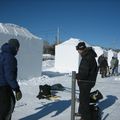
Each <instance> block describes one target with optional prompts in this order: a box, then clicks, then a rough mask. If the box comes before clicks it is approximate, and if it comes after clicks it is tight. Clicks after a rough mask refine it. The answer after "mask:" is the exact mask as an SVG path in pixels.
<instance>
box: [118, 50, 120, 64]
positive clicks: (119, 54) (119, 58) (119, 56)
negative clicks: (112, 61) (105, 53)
mask: <svg viewBox="0 0 120 120" xmlns="http://www.w3.org/2000/svg"><path fill="white" fill-rule="evenodd" d="M118 60H119V65H120V52H118Z"/></svg>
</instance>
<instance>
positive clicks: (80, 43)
mask: <svg viewBox="0 0 120 120" xmlns="http://www.w3.org/2000/svg"><path fill="white" fill-rule="evenodd" d="M85 48H86V45H85V43H84V42H79V43H78V45H77V46H76V50H84V49H85Z"/></svg>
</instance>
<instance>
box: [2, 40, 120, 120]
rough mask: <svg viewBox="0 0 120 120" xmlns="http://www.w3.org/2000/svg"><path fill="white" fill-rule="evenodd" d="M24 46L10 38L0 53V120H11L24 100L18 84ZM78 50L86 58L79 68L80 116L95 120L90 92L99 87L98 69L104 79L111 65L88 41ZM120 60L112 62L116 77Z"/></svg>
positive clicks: (77, 75) (80, 45)
mask: <svg viewBox="0 0 120 120" xmlns="http://www.w3.org/2000/svg"><path fill="white" fill-rule="evenodd" d="M19 47H20V43H19V41H18V40H17V39H10V40H9V41H8V43H5V44H3V45H2V47H1V53H0V120H11V116H12V112H13V110H14V107H15V102H16V100H17V101H18V100H20V99H21V98H22V92H21V90H20V87H19V85H18V82H17V59H16V58H15V55H16V54H17V52H18V50H19ZM76 50H77V51H78V53H79V54H80V55H81V57H82V59H81V62H80V65H79V70H78V73H77V74H76V80H77V83H78V86H79V90H80V94H79V102H80V104H79V109H78V114H80V115H81V120H92V119H91V111H90V108H89V104H90V91H91V89H92V88H93V87H94V86H95V83H96V77H97V74H98V68H100V73H101V75H102V77H106V76H107V69H108V63H107V58H106V57H105V56H104V55H101V56H100V57H99V59H98V62H99V67H98V65H97V61H96V59H95V58H96V57H97V54H96V53H95V51H94V50H93V49H92V47H86V44H85V43H84V42H80V43H78V45H77V46H76ZM118 62H119V61H118V59H117V58H115V57H113V58H112V60H111V66H110V68H111V69H112V74H116V73H117V72H118Z"/></svg>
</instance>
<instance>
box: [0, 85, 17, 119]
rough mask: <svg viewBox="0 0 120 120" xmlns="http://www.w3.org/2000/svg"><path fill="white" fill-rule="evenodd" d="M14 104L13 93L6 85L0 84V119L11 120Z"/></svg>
mask: <svg viewBox="0 0 120 120" xmlns="http://www.w3.org/2000/svg"><path fill="white" fill-rule="evenodd" d="M14 106H15V97H14V94H13V92H12V90H11V88H9V87H8V86H0V120H11V116H12V112H13V110H14Z"/></svg>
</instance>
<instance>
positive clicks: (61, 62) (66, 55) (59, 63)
mask: <svg viewBox="0 0 120 120" xmlns="http://www.w3.org/2000/svg"><path fill="white" fill-rule="evenodd" d="M79 42H83V40H80V39H76V38H70V39H69V40H67V41H65V42H63V43H61V44H59V45H57V46H56V47H55V68H56V69H57V70H58V71H60V72H65V71H67V72H71V71H77V70H78V65H79V63H80V61H81V56H79V54H78V52H77V51H76V48H75V47H76V46H77V44H78V43H79ZM86 46H89V45H88V43H86ZM61 58H62V59H61Z"/></svg>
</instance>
